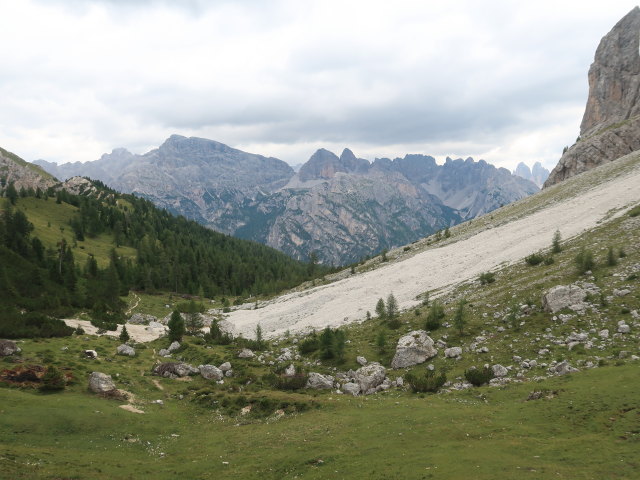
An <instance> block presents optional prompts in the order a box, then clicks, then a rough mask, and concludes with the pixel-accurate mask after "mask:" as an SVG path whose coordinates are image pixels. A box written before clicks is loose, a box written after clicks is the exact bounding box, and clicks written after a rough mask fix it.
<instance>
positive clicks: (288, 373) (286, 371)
mask: <svg viewBox="0 0 640 480" xmlns="http://www.w3.org/2000/svg"><path fill="white" fill-rule="evenodd" d="M284 374H285V376H287V377H293V376H294V375H295V374H296V367H294V365H293V363H292V364H290V365H289V366H288V367H287V368H285V369H284Z"/></svg>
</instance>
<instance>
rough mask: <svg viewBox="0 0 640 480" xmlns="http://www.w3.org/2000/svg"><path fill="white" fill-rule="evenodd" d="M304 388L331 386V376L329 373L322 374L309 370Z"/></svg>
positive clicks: (318, 388)
mask: <svg viewBox="0 0 640 480" xmlns="http://www.w3.org/2000/svg"><path fill="white" fill-rule="evenodd" d="M306 388H313V389H315V390H323V389H328V388H333V377H332V376H331V375H322V374H321V373H316V372H311V373H310V374H309V378H308V379H307V386H306Z"/></svg>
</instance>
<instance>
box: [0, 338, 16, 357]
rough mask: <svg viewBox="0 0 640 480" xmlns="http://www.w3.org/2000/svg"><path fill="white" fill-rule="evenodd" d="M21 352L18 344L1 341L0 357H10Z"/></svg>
mask: <svg viewBox="0 0 640 480" xmlns="http://www.w3.org/2000/svg"><path fill="white" fill-rule="evenodd" d="M19 351H20V348H18V345H16V342H12V341H11V340H0V357H8V356H9V355H13V354H14V353H17V352H19Z"/></svg>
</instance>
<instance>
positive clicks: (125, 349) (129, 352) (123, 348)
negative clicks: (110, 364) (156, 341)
mask: <svg viewBox="0 0 640 480" xmlns="http://www.w3.org/2000/svg"><path fill="white" fill-rule="evenodd" d="M116 353H117V354H118V355H125V356H128V357H135V356H136V351H135V350H134V349H133V347H130V346H129V345H127V344H125V343H123V344H122V345H119V346H118V348H116Z"/></svg>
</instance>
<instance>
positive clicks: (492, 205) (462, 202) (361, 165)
mask: <svg viewBox="0 0 640 480" xmlns="http://www.w3.org/2000/svg"><path fill="white" fill-rule="evenodd" d="M34 163H36V164H38V165H40V166H41V167H42V168H44V169H45V170H47V171H48V172H50V173H51V174H52V175H54V176H56V177H58V178H68V177H72V176H87V177H90V178H93V179H96V180H101V181H102V182H104V183H105V184H107V185H108V186H110V187H111V188H114V189H116V190H119V191H121V192H124V193H134V194H136V195H139V196H141V197H143V198H147V199H149V200H151V201H153V202H154V203H155V204H156V205H158V206H160V207H162V208H166V209H167V210H168V211H170V212H173V213H177V214H181V215H184V216H186V217H187V218H191V219H194V220H196V221H198V222H199V223H201V224H203V225H206V226H208V227H210V228H212V229H214V230H217V231H220V232H223V233H227V234H230V235H234V236H237V237H240V238H245V239H250V240H254V241H257V242H260V243H264V244H267V245H269V246H272V247H275V248H277V249H279V250H281V251H283V252H285V253H287V254H289V255H291V256H293V257H294V258H298V259H302V260H307V259H309V258H311V257H314V258H317V259H318V260H319V261H320V262H322V263H325V264H329V263H332V264H336V265H338V264H347V263H350V262H354V261H357V260H360V259H361V258H362V257H365V256H368V255H372V254H374V253H378V252H380V251H381V250H383V249H385V248H391V247H393V246H397V245H402V244H406V243H411V242H413V241H415V240H417V239H419V238H421V237H423V236H425V235H429V234H431V233H434V232H435V231H438V230H442V229H446V228H447V227H449V226H452V225H455V224H457V223H460V222H462V221H464V220H467V219H470V218H473V217H476V216H478V215H482V214H484V213H487V212H489V211H491V210H494V209H496V208H498V207H500V206H502V205H505V204H507V203H510V202H513V201H515V200H518V199H520V198H523V197H526V196H527V195H530V194H532V193H534V192H536V191H537V190H538V188H537V187H536V185H535V184H534V183H532V182H531V181H528V180H525V179H522V178H520V177H518V176H514V175H512V174H511V172H509V171H508V170H506V169H504V168H496V167H494V166H493V165H490V164H488V163H487V162H485V161H483V160H480V161H478V162H476V161H474V160H473V159H472V158H467V159H466V160H463V159H456V160H453V159H451V158H447V159H446V161H445V163H444V164H443V165H438V164H437V163H436V161H435V159H434V158H433V157H431V156H426V155H406V156H405V157H404V158H395V159H393V160H391V159H388V158H377V159H376V160H375V161H374V162H369V161H368V160H365V159H362V158H358V157H356V155H355V154H354V153H353V152H352V151H351V150H349V149H345V150H344V151H343V152H342V154H341V155H340V156H337V155H335V154H334V153H332V152H329V151H328V150H325V149H320V150H318V151H317V152H315V153H314V154H313V155H312V156H311V158H310V159H309V160H308V161H307V162H306V163H305V164H303V165H302V166H301V167H300V169H299V171H298V172H297V173H296V172H295V171H294V170H293V169H292V168H291V167H290V166H289V165H288V164H287V163H285V162H283V161H282V160H278V159H276V158H272V157H265V156H262V155H256V154H251V153H246V152H243V151H241V150H237V149H234V148H231V147H229V146H227V145H224V144H222V143H219V142H216V141H213V140H207V139H202V138H193V137H192V138H186V137H183V136H180V135H172V136H171V137H169V138H168V139H167V140H166V141H165V142H164V143H163V144H162V145H161V146H160V147H158V148H156V149H153V150H151V151H149V152H148V153H145V154H143V155H136V154H133V153H130V152H129V151H127V150H125V149H122V148H119V149H115V150H113V151H112V152H111V153H110V154H105V155H103V156H102V157H101V158H100V159H99V160H96V161H93V162H85V163H80V162H76V163H67V164H62V165H56V164H54V163H50V162H46V161H43V160H38V161H36V162H34Z"/></svg>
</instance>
